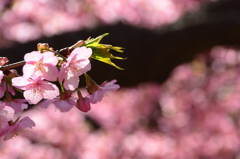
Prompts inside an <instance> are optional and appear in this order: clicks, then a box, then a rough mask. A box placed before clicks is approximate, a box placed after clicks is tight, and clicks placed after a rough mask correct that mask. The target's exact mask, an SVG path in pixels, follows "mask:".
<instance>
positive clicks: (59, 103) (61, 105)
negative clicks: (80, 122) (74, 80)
mask: <svg viewBox="0 0 240 159" xmlns="http://www.w3.org/2000/svg"><path fill="white" fill-rule="evenodd" d="M75 100H76V99H75V98H73V97H72V96H71V91H69V92H68V93H62V92H61V95H60V97H57V98H55V99H47V100H45V101H43V102H41V103H40V106H41V107H42V108H45V109H47V108H48V107H49V105H50V104H53V105H55V106H56V108H58V109H59V110H60V111H61V112H68V111H69V110H71V109H72V107H73V106H76V102H75Z"/></svg>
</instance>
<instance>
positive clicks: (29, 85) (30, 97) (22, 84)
mask: <svg viewBox="0 0 240 159" xmlns="http://www.w3.org/2000/svg"><path fill="white" fill-rule="evenodd" d="M12 85H13V86H14V87H16V88H19V89H21V90H24V92H23V96H24V97H25V99H26V100H27V101H28V103H29V104H37V103H38V102H39V101H40V100H42V99H54V98H55V97H57V96H58V95H59V89H58V87H57V86H56V85H55V84H52V83H50V82H48V81H44V80H42V79H41V78H36V79H28V78H26V77H25V76H22V77H15V78H13V79H12Z"/></svg>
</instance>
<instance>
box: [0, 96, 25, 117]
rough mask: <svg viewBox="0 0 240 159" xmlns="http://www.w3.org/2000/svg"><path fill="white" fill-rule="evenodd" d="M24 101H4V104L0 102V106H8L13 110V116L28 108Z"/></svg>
mask: <svg viewBox="0 0 240 159" xmlns="http://www.w3.org/2000/svg"><path fill="white" fill-rule="evenodd" d="M25 102H27V100H26V99H13V100H12V101H7V100H5V101H4V102H0V106H1V105H3V106H8V107H11V108H12V109H13V110H14V114H16V113H18V112H21V111H22V110H24V109H27V108H28V104H26V103H25Z"/></svg>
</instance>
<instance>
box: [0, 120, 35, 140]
mask: <svg viewBox="0 0 240 159" xmlns="http://www.w3.org/2000/svg"><path fill="white" fill-rule="evenodd" d="M17 120H18V119H17ZM33 126H35V123H34V121H32V120H31V119H30V118H29V117H24V118H23V119H21V120H20V121H19V122H18V121H15V122H9V125H7V126H6V127H5V128H4V129H3V130H2V132H1V133H0V137H3V136H4V138H3V140H5V141H6V140H9V139H12V138H13V137H15V136H18V135H20V134H23V133H24V132H25V130H24V129H25V128H32V127H33Z"/></svg>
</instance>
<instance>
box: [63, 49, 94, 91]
mask: <svg viewBox="0 0 240 159" xmlns="http://www.w3.org/2000/svg"><path fill="white" fill-rule="evenodd" d="M91 55H92V49H91V48H87V47H85V46H83V47H78V48H76V49H74V50H73V51H72V53H71V55H70V56H69V57H68V58H67V62H65V63H63V64H62V67H61V69H60V77H59V81H60V82H62V81H63V79H65V81H64V84H63V86H64V88H65V89H67V90H72V91H73V90H75V89H76V88H77V87H78V83H79V76H80V75H82V74H83V73H86V72H87V71H89V70H91V64H90V61H89V59H88V58H89V57H90V56H91Z"/></svg>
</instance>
